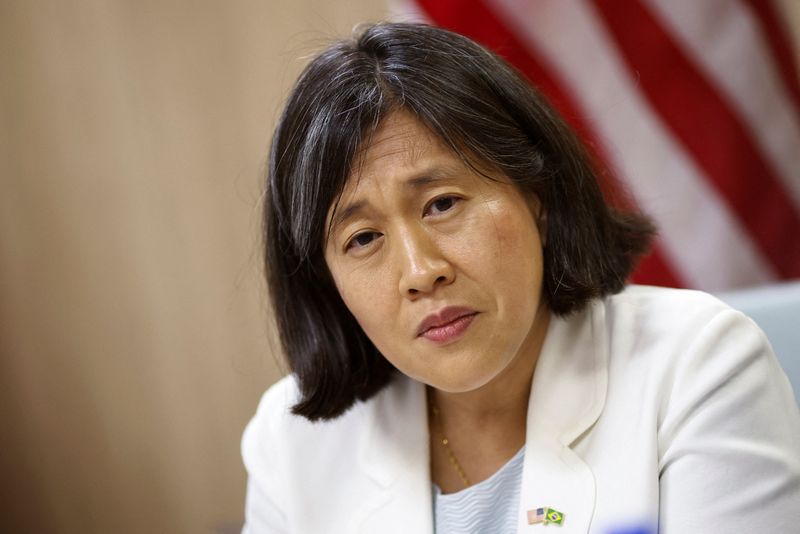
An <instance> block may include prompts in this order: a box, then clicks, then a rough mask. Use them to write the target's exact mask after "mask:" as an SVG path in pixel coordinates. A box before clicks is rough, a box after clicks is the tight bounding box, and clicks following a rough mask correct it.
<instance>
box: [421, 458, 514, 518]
mask: <svg viewBox="0 0 800 534" xmlns="http://www.w3.org/2000/svg"><path fill="white" fill-rule="evenodd" d="M524 459H525V447H522V448H521V449H520V450H519V452H517V454H515V455H514V457H513V458H511V459H510V460H509V461H508V462H507V463H506V464H505V465H504V466H503V467H501V468H500V469H499V470H498V471H497V472H496V473H495V474H493V475H492V476H491V477H489V478H487V479H486V480H484V481H483V482H480V483H478V484H475V485H474V486H470V487H468V488H465V489H463V490H461V491H459V492H456V493H448V494H446V495H445V494H442V491H441V490H440V489H439V486H437V485H436V484H434V485H433V524H434V532H435V533H436V534H456V533H457V534H468V533H473V532H474V533H484V532H491V533H492V534H516V532H517V524H518V516H519V495H520V486H521V484H522V463H523V460H524Z"/></svg>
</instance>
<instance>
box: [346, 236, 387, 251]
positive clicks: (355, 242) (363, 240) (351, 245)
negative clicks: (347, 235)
mask: <svg viewBox="0 0 800 534" xmlns="http://www.w3.org/2000/svg"><path fill="white" fill-rule="evenodd" d="M378 237H380V234H379V233H378V232H361V233H360V234H356V235H354V236H353V237H352V238H351V239H350V241H348V242H347V244H346V245H345V247H344V249H345V250H350V249H361V248H364V247H366V246H369V244H370V243H372V242H373V241H375V240H376V239H378Z"/></svg>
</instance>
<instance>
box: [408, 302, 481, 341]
mask: <svg viewBox="0 0 800 534" xmlns="http://www.w3.org/2000/svg"><path fill="white" fill-rule="evenodd" d="M477 314H478V312H477V311H475V310H473V309H472V308H465V307H461V306H448V307H446V308H442V309H441V310H439V311H438V312H436V313H432V314H430V315H428V316H427V317H425V319H423V321H422V322H421V323H420V324H419V327H418V328H417V337H425V338H428V339H430V340H432V341H436V342H444V341H450V340H452V339H454V338H456V337H459V336H460V335H461V334H462V333H463V332H464V331H465V330H466V329H467V327H469V325H470V324H471V323H472V319H473V318H474V317H475V315H477Z"/></svg>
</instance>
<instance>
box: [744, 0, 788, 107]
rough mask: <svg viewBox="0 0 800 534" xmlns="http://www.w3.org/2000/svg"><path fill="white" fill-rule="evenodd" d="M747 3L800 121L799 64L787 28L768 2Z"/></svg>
mask: <svg viewBox="0 0 800 534" xmlns="http://www.w3.org/2000/svg"><path fill="white" fill-rule="evenodd" d="M745 1H746V3H747V5H748V6H750V9H751V10H753V13H754V14H755V16H756V18H757V19H758V21H759V23H760V24H761V27H762V29H763V31H764V36H765V37H766V38H767V44H768V45H769V47H770V50H771V52H772V55H773V56H774V57H775V60H776V61H777V63H778V70H779V72H780V76H781V78H782V80H783V83H784V85H785V86H786V89H787V91H788V92H789V97H790V98H791V99H792V103H793V104H794V111H795V115H796V116H797V118H798V120H800V78H798V70H797V62H796V60H795V56H794V51H793V50H792V47H791V46H790V44H789V37H788V36H787V35H786V32H785V27H784V25H783V24H782V23H781V22H780V21H779V20H778V17H777V15H776V14H775V7H774V6H773V5H772V4H771V3H770V2H768V1H767V0H745Z"/></svg>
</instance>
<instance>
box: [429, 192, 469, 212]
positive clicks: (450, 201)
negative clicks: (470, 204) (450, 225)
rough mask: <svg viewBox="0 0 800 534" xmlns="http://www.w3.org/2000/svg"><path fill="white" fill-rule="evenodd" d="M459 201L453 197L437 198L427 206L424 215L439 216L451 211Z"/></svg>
mask: <svg viewBox="0 0 800 534" xmlns="http://www.w3.org/2000/svg"><path fill="white" fill-rule="evenodd" d="M459 200H461V199H460V198H458V197H454V196H447V197H439V198H437V199H436V200H434V201H433V202H431V203H430V204H428V208H427V209H426V210H425V213H426V215H439V214H440V213H444V212H446V211H449V210H451V209H452V208H453V206H455V205H456V203H457V202H458V201H459Z"/></svg>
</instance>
